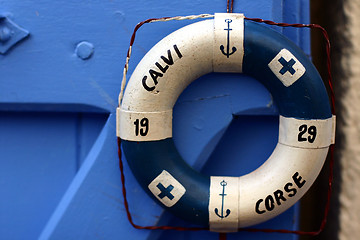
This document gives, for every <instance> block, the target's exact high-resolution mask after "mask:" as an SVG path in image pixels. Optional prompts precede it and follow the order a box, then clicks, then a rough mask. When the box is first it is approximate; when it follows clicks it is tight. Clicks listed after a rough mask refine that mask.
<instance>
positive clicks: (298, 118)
mask: <svg viewBox="0 0 360 240" xmlns="http://www.w3.org/2000/svg"><path fill="white" fill-rule="evenodd" d="M210 72H237V73H245V74H248V75H250V76H252V77H254V78H255V79H257V80H258V81H260V82H261V83H262V84H263V85H264V86H265V87H266V88H267V89H268V90H269V92H270V93H271V94H272V97H273V99H274V102H275V103H276V105H277V107H278V110H279V114H280V116H279V118H280V121H279V139H278V144H277V146H276V148H275V150H274V151H273V153H272V154H271V156H270V157H269V159H267V160H266V162H265V163H264V164H263V165H262V166H260V167H259V168H258V169H256V170H254V171H253V172H251V173H249V174H247V175H244V176H240V177H220V176H204V175H203V174H201V173H199V172H197V171H195V170H194V169H192V168H191V167H190V166H188V164H186V163H185V161H184V160H183V159H182V158H181V156H180V155H179V153H178V151H177V150H176V148H175V146H174V142H173V139H172V109H173V106H174V104H175V102H176V100H177V98H178V96H179V95H180V93H181V92H182V91H183V90H184V89H185V88H186V86H187V85H189V84H190V83H191V82H192V81H193V80H195V79H197V78H199V77H200V76H202V75H204V74H207V73H210ZM334 132H335V116H332V113H331V110H330V103H329V99H328V95H327V92H326V89H325V87H324V84H323V82H322V79H321V77H320V76H319V74H318V72H317V70H316V68H315V67H314V66H313V64H312V63H311V61H310V60H309V59H308V58H307V57H306V55H305V54H304V53H303V52H302V50H301V49H300V48H298V47H297V46H296V45H295V44H294V43H292V42H291V41H289V40H288V39H286V38H285V37H284V36H283V35H281V34H279V33H277V32H276V31H274V30H272V29H270V28H268V27H265V26H263V25H261V24H258V23H254V22H251V21H248V20H244V16H243V15H242V14H221V13H220V14H215V18H214V19H212V20H205V21H200V22H197V23H194V24H191V25H188V26H185V27H183V28H181V29H179V30H177V31H175V32H173V33H172V34H170V35H168V36H167V37H165V38H164V39H162V40H161V41H160V42H159V43H158V44H156V45H155V46H154V47H153V48H152V49H151V50H150V51H149V52H148V53H147V54H146V55H145V56H144V58H143V59H142V60H141V62H140V63H139V64H138V65H137V67H136V69H135V71H134V72H133V74H132V76H131V78H130V80H129V82H128V85H127V88H126V91H125V94H124V98H123V100H122V104H121V107H119V108H118V109H117V136H119V137H120V138H121V139H122V140H123V141H122V147H123V151H124V153H125V156H126V159H127V161H128V163H129V166H130V168H131V170H132V172H133V174H134V175H135V177H136V178H137V180H138V182H139V183H140V184H141V186H142V187H143V188H144V189H145V190H146V191H147V192H148V194H149V195H150V196H152V197H153V198H154V199H157V200H158V201H160V202H161V203H162V204H163V205H164V206H166V207H167V208H168V209H169V210H170V211H171V212H172V213H173V214H175V215H177V216H179V217H181V218H183V219H185V220H187V221H190V222H192V223H195V224H200V225H206V226H209V227H210V229H211V230H213V231H237V229H238V228H240V227H246V226H250V225H254V224H257V223H260V222H263V221H266V220H268V219H270V218H273V217H274V216H277V215H279V214H280V213H282V212H284V211H285V210H286V209H288V208H289V207H291V206H292V205H293V204H294V203H295V202H296V201H298V200H299V199H300V198H301V197H302V196H303V195H304V193H305V192H306V191H307V190H308V189H309V188H310V186H311V185H312V183H313V182H314V180H315V179H316V177H317V176H318V174H319V172H320V170H321V168H322V166H323V163H324V161H325V158H326V156H327V152H328V148H329V146H330V145H331V144H332V143H334ZM221 193H222V194H223V195H221ZM225 196H226V197H225Z"/></svg>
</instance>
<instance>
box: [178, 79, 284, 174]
mask: <svg viewBox="0 0 360 240" xmlns="http://www.w3.org/2000/svg"><path fill="white" fill-rule="evenodd" d="M278 131H279V116H278V111H277V108H276V105H275V103H273V101H272V97H271V94H270V92H269V91H268V90H267V89H266V88H265V87H264V86H263V85H262V84H261V83H260V82H259V81H257V80H256V79H254V78H252V77H249V76H247V75H245V74H235V73H210V74H207V75H204V76H202V77H200V78H199V79H197V80H195V81H194V82H192V83H191V84H190V85H189V86H188V87H187V88H186V89H185V90H184V91H183V92H182V94H181V95H180V97H179V98H178V100H177V102H176V104H175V106H174V112H173V138H174V142H175V146H176V148H177V149H178V151H179V153H180V155H181V156H182V157H183V159H184V160H185V161H186V162H187V163H188V164H189V165H191V166H193V167H194V168H195V169H196V170H198V171H201V172H203V173H204V174H206V175H223V176H241V175H244V174H247V173H250V172H252V171H253V170H255V169H256V168H258V167H259V166H260V165H261V164H263V163H264V162H265V161H266V160H267V159H268V157H269V156H270V155H271V153H272V152H273V150H274V149H275V147H276V143H277V140H278ZM229 166H233V167H229ZM234 169H241V171H240V172H238V171H236V172H235V170H234Z"/></svg>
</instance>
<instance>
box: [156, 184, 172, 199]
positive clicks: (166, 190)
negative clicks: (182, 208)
mask: <svg viewBox="0 0 360 240" xmlns="http://www.w3.org/2000/svg"><path fill="white" fill-rule="evenodd" d="M156 187H157V188H158V189H160V191H161V193H160V194H159V195H158V197H159V198H161V199H163V198H164V197H168V198H169V199H170V200H172V199H173V198H174V195H172V194H171V193H170V192H171V191H172V190H173V189H174V186H173V185H171V184H170V185H169V186H168V187H167V188H165V187H164V185H162V184H161V183H158V185H156Z"/></svg>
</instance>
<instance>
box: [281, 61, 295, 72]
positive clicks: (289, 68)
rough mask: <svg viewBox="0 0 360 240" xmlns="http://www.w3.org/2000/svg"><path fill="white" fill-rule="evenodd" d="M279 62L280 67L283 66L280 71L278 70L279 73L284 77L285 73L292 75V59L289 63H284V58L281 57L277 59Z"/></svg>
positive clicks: (293, 62)
mask: <svg viewBox="0 0 360 240" xmlns="http://www.w3.org/2000/svg"><path fill="white" fill-rule="evenodd" d="M279 62H280V63H281V65H283V67H282V69H281V70H280V73H281V74H282V75H284V74H285V73H286V72H290V73H291V75H294V73H295V72H296V71H295V69H294V68H293V66H294V64H295V63H296V62H295V60H294V59H291V60H290V61H286V60H285V58H283V57H281V58H280V59H279Z"/></svg>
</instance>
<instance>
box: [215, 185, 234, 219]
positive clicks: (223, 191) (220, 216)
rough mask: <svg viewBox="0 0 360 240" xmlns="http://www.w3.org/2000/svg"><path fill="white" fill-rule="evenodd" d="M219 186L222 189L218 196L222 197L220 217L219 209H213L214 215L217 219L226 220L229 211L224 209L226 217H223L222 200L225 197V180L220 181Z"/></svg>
mask: <svg viewBox="0 0 360 240" xmlns="http://www.w3.org/2000/svg"><path fill="white" fill-rule="evenodd" d="M220 185H221V186H222V187H223V190H222V193H221V194H219V195H220V196H221V197H222V203H221V215H220V214H219V209H217V208H215V213H216V215H217V216H218V217H219V218H226V217H227V216H229V214H230V212H231V211H230V209H226V215H225V216H224V198H225V196H226V194H225V187H226V185H227V182H225V180H222V182H221V183H220Z"/></svg>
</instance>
